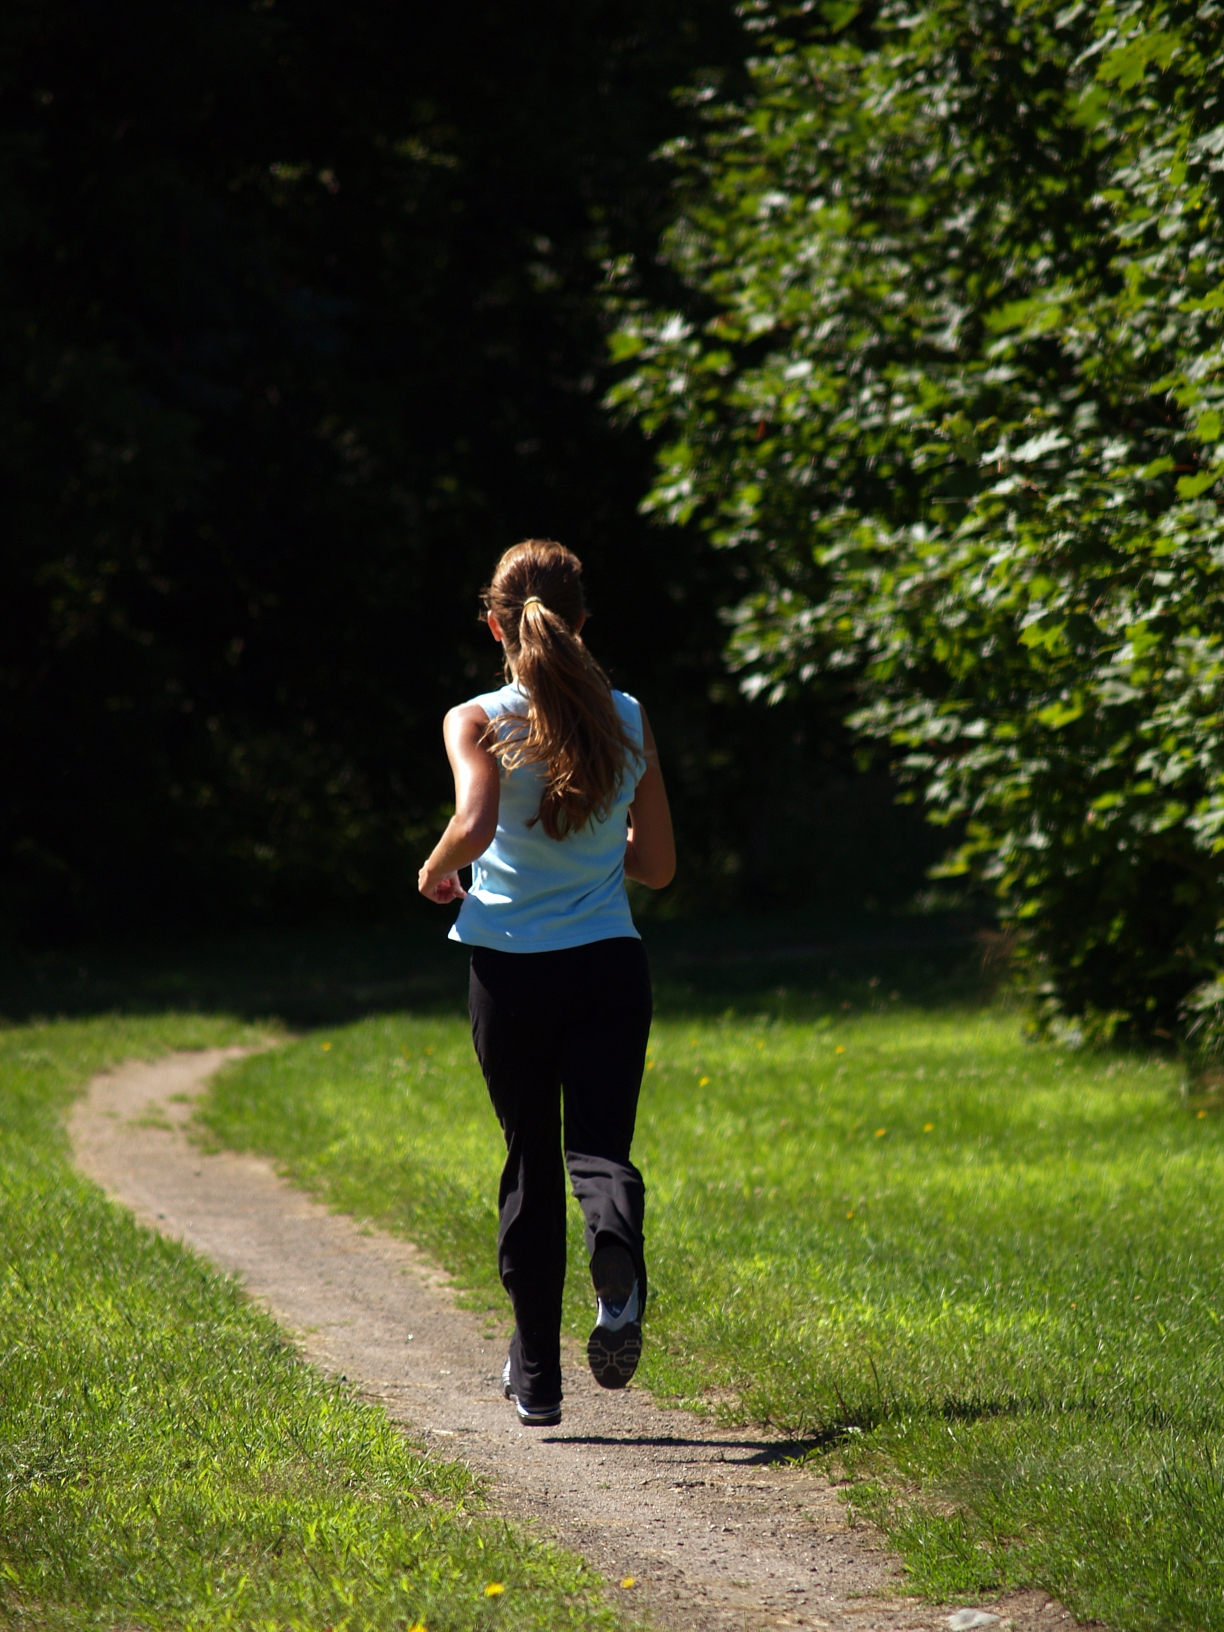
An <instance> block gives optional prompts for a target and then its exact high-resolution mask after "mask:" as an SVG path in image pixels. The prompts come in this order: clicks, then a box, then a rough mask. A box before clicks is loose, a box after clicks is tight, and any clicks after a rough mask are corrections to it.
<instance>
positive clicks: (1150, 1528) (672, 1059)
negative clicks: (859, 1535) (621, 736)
mask: <svg viewBox="0 0 1224 1632" xmlns="http://www.w3.org/2000/svg"><path fill="white" fill-rule="evenodd" d="M874 990H875V992H876V999H875V1012H866V1013H865V1012H862V1011H859V1012H857V1013H856V1012H854V1011H852V1010H847V1009H843V1008H842V1007H841V1006H840V1003H834V1004H830V1012H828V1013H826V1014H824V1015H822V1016H819V1017H817V1018H815V1019H812V1020H808V1021H803V1022H786V1021H776V1020H770V1019H768V1018H766V1017H765V1016H756V1017H739V1016H736V1015H735V1014H733V1013H731V1014H728V1015H726V1016H724V1017H723V1018H721V1019H713V1018H693V1017H685V1016H684V1015H683V1014H677V1013H675V1012H674V1011H673V1012H671V1013H670V1014H667V1015H665V1016H664V1018H663V1019H662V1020H660V1021H657V1022H656V1025H655V1028H654V1031H653V1034H652V1042H651V1049H650V1056H649V1060H650V1064H649V1068H648V1070H647V1073H646V1081H645V1091H644V1094H643V1098H642V1104H641V1109H640V1114H639V1118H638V1135H637V1140H636V1144H635V1152H636V1159H637V1160H639V1161H640V1163H641V1164H642V1167H643V1170H644V1172H645V1175H646V1180H647V1185H648V1197H649V1202H648V1249H649V1254H650V1263H651V1280H652V1285H653V1287H654V1289H655V1297H654V1299H653V1301H652V1304H651V1308H650V1310H649V1312H648V1318H647V1345H646V1353H645V1357H644V1360H643V1368H644V1370H643V1373H642V1375H643V1376H644V1377H645V1380H646V1381H647V1382H648V1383H649V1385H650V1386H651V1387H652V1388H653V1389H655V1390H656V1391H657V1392H659V1393H661V1394H662V1395H664V1396H665V1397H670V1398H673V1399H679V1400H683V1401H685V1402H687V1403H688V1404H689V1405H690V1406H692V1407H694V1408H696V1409H699V1410H712V1409H716V1408H717V1409H725V1410H728V1411H729V1412H730V1413H731V1414H733V1415H737V1416H740V1417H748V1418H755V1419H757V1420H764V1421H768V1422H773V1423H775V1424H777V1425H779V1426H781V1427H783V1428H785V1429H787V1430H789V1431H790V1432H792V1433H793V1434H795V1435H796V1436H797V1437H798V1438H801V1439H802V1438H803V1437H804V1436H807V1438H808V1439H809V1442H810V1443H811V1444H812V1446H813V1452H812V1454H814V1455H819V1456H824V1457H828V1458H830V1459H831V1462H832V1465H833V1467H834V1469H835V1470H836V1471H839V1472H849V1474H850V1475H851V1477H852V1478H853V1480H854V1485H853V1489H852V1499H853V1500H854V1502H855V1503H856V1504H858V1505H859V1506H861V1507H862V1508H864V1509H866V1510H867V1511H869V1512H870V1513H872V1514H873V1515H875V1516H877V1517H878V1518H879V1519H880V1521H881V1522H882V1523H883V1524H884V1525H885V1527H886V1528H887V1529H888V1531H889V1533H890V1535H891V1537H892V1539H893V1540H894V1541H895V1543H896V1544H897V1545H898V1547H899V1548H900V1549H901V1550H902V1552H903V1555H904V1557H905V1559H906V1561H907V1563H908V1565H909V1569H910V1579H911V1584H912V1585H913V1586H914V1588H915V1589H917V1590H919V1591H922V1592H925V1593H928V1594H930V1595H931V1596H932V1597H934V1598H936V1599H939V1598H942V1597H945V1596H953V1597H955V1596H958V1595H961V1594H977V1593H979V1592H982V1591H989V1590H991V1589H993V1588H996V1587H999V1586H1002V1585H1006V1584H1013V1585H1033V1586H1041V1587H1044V1588H1046V1589H1047V1590H1049V1591H1051V1592H1054V1593H1057V1594H1058V1595H1059V1596H1060V1597H1061V1598H1062V1599H1063V1600H1064V1601H1065V1602H1066V1603H1067V1604H1069V1605H1070V1606H1071V1607H1072V1608H1073V1609H1074V1610H1075V1612H1076V1613H1077V1615H1078V1616H1079V1617H1080V1618H1081V1619H1083V1620H1094V1621H1096V1620H1099V1621H1101V1622H1104V1623H1105V1624H1107V1625H1110V1626H1113V1627H1117V1628H1119V1632H1132V1629H1140V1628H1142V1629H1144V1632H1148V1629H1151V1632H1156V1629H1157V1628H1160V1627H1170V1626H1193V1627H1201V1628H1203V1629H1204V1632H1207V1629H1212V1632H1220V1629H1221V1628H1224V1558H1222V1557H1221V1551H1220V1545H1219V1541H1220V1537H1221V1535H1222V1534H1224V1483H1222V1481H1221V1478H1220V1465H1219V1456H1218V1449H1217V1447H1218V1443H1219V1435H1220V1428H1221V1408H1220V1381H1221V1368H1222V1367H1224V1343H1222V1339H1221V1332H1222V1329H1224V1328H1222V1324H1221V1323H1222V1322H1224V1268H1222V1266H1224V1222H1222V1221H1224V1120H1221V1118H1220V1117H1219V1116H1218V1115H1216V1114H1213V1113H1210V1112H1206V1111H1205V1112H1204V1114H1202V1115H1199V1114H1198V1109H1199V1107H1196V1106H1187V1105H1186V1103H1185V1102H1184V1101H1183V1100H1182V1099H1181V1097H1180V1095H1179V1093H1178V1091H1177V1071H1176V1068H1175V1066H1174V1065H1173V1064H1172V1063H1171V1062H1169V1061H1167V1060H1164V1059H1161V1058H1154V1057H1150V1056H1142V1055H1139V1054H1129V1055H1127V1054H1122V1053H1094V1052H1092V1051H1090V1050H1083V1051H1080V1052H1079V1053H1077V1054H1068V1053H1067V1052H1066V1051H1065V1050H1063V1049H1059V1048H1056V1047H1053V1046H1050V1045H1046V1044H1041V1043H1024V1042H1022V1041H1021V1039H1020V1037H1019V1035H1018V1026H1017V1021H1016V1017H1015V1015H1014V1014H1009V1013H1006V1012H999V1011H990V1010H987V1011H984V1012H981V1011H978V1012H975V1011H973V1010H969V1009H961V1010H957V1009H952V1010H946V1009H945V1010H943V1011H942V1012H940V1011H934V1012H927V1013H921V1012H916V1011H913V1010H909V1011H907V1010H905V1008H904V1007H903V1005H902V1003H901V1002H900V1000H896V1001H894V999H893V998H892V996H891V995H890V994H889V993H888V991H887V988H884V989H883V990H882V991H881V988H879V987H876V988H874ZM814 1006H818V1005H814ZM324 1042H326V1043H327V1044H329V1045H330V1046H329V1047H328V1048H326V1049H324V1048H323V1046H322V1044H323V1043H324ZM205 1119H206V1122H207V1126H208V1128H209V1130H210V1132H211V1134H212V1135H213V1136H217V1137H220V1138H221V1139H224V1140H226V1141H232V1142H234V1143H235V1144H237V1145H239V1146H240V1147H242V1148H249V1149H255V1150H259V1151H262V1152H265V1153H267V1154H269V1155H271V1156H272V1157H273V1158H274V1159H276V1160H277V1161H279V1162H282V1163H283V1164H284V1165H285V1167H286V1169H287V1171H288V1172H289V1173H290V1174H291V1176H293V1177H294V1178H295V1179H296V1180H297V1181H298V1182H301V1183H304V1184H306V1185H308V1186H309V1187H310V1188H311V1189H313V1190H315V1191H316V1192H317V1193H319V1194H320V1195H322V1196H324V1197H325V1198H327V1199H328V1200H330V1201H332V1202H333V1203H336V1204H338V1205H341V1206H344V1207H346V1208H349V1209H352V1210H353V1211H354V1212H356V1213H358V1214H360V1215H363V1216H365V1217H369V1218H373V1219H377V1220H380V1221H382V1222H383V1223H385V1224H389V1225H391V1226H392V1227H393V1228H396V1229H399V1230H402V1231H404V1232H405V1233H410V1234H411V1235H412V1236H413V1238H414V1239H417V1240H420V1241H422V1242H424V1243H426V1244H427V1245H428V1246H429V1248H430V1249H431V1251H432V1252H433V1253H435V1254H436V1255H437V1256H438V1257H439V1258H440V1259H441V1261H442V1262H443V1263H444V1264H445V1265H446V1266H447V1267H448V1268H449V1269H450V1270H452V1271H453V1272H455V1273H456V1274H457V1276H458V1277H459V1280H460V1284H461V1285H463V1286H464V1287H466V1288H467V1289H468V1290H469V1291H470V1292H471V1293H472V1294H473V1298H474V1301H475V1302H477V1303H478V1304H479V1305H481V1306H488V1305H490V1304H491V1305H492V1306H494V1307H496V1308H500V1309H502V1310H504V1309H505V1302H504V1298H503V1296H502V1295H501V1293H500V1292H499V1290H498V1289H497V1286H496V1267H495V1251H494V1244H495V1233H496V1232H495V1221H494V1213H495V1204H496V1185H497V1173H498V1169H499V1165H500V1161H501V1149H500V1144H501V1141H500V1134H499V1130H498V1128H497V1125H496V1122H495V1119H494V1117H493V1114H492V1112H491V1110H490V1108H489V1105H488V1097H487V1094H486V1091H485V1088H484V1085H483V1082H482V1081H481V1078H480V1074H479V1071H478V1069H477V1067H476V1064H475V1061H474V1060H473V1058H472V1055H471V1045H470V1041H469V1039H468V1036H467V1027H466V1025H465V1023H464V1022H463V1021H461V1020H459V1019H457V1018H456V1019H453V1020H451V1019H444V1018H437V1019H428V1020H418V1019H413V1018H410V1017H387V1018H382V1019H377V1020H369V1021H365V1022H362V1023H360V1024H358V1025H355V1026H351V1027H346V1028H344V1029H343V1030H340V1029H336V1030H329V1031H327V1032H325V1033H321V1034H318V1035H316V1036H314V1037H310V1038H305V1039H303V1040H302V1041H301V1042H299V1043H295V1044H293V1045H290V1046H289V1047H288V1048H286V1049H284V1050H278V1051H276V1052H274V1053H269V1054H264V1055H261V1056H259V1057H257V1058H252V1059H250V1060H247V1061H244V1062H241V1063H239V1064H237V1065H236V1066H233V1067H231V1068H229V1069H228V1070H227V1071H226V1072H225V1073H224V1075H223V1076H222V1077H221V1078H219V1079H218V1081H217V1083H216V1087H215V1090H214V1092H213V1093H212V1095H211V1096H210V1098H209V1100H208V1101H206V1109H205ZM576 1215H577V1209H576V1208H571V1235H570V1265H571V1270H570V1276H569V1287H568V1290H567V1305H566V1319H567V1322H568V1324H569V1327H570V1330H571V1332H572V1333H573V1334H574V1335H575V1336H576V1337H578V1338H579V1339H581V1338H583V1337H585V1335H586V1332H587V1330H588V1329H589V1325H588V1322H589V1319H590V1313H591V1291H590V1283H589V1280H588V1278H587V1276H586V1275H585V1273H584V1257H583V1253H582V1246H581V1230H580V1226H579V1222H578V1219H577V1216H576ZM715 1401H717V1402H720V1404H719V1405H718V1406H716V1405H715V1403H714V1402H715ZM728 1402H730V1403H728Z"/></svg>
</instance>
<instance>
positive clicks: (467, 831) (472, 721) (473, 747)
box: [417, 703, 501, 904]
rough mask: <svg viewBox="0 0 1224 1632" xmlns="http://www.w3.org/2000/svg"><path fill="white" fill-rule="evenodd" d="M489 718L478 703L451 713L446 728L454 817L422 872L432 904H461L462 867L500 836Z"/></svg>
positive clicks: (498, 777) (423, 887) (497, 781)
mask: <svg viewBox="0 0 1224 1632" xmlns="http://www.w3.org/2000/svg"><path fill="white" fill-rule="evenodd" d="M488 724H489V716H488V715H487V714H486V713H485V711H484V709H483V708H481V706H480V704H479V703H463V704H461V705H460V706H459V707H458V708H452V709H451V711H450V713H449V714H448V715H447V716H446V719H445V720H444V721H443V724H442V736H443V739H444V740H445V742H446V754H447V758H448V759H449V760H450V762H451V770H452V771H454V773H455V814H454V815H453V816H452V817H451V819H450V821H449V822H448V823H447V824H446V832H445V833H443V835H442V837H441V838H440V839H439V840H438V842H437V844H436V845H435V846H434V849H433V854H432V855H431V856H430V858H429V860H428V861H427V862H426V863H425V865H424V867H422V868H421V871H420V874H419V876H418V878H417V888H418V889H419V890H420V892H421V894H422V895H424V896H428V897H429V899H430V900H431V901H437V902H439V903H441V904H445V903H446V902H448V901H462V900H463V898H464V896H465V895H466V894H467V891H466V890H465V889H464V888H463V885H462V884H460V882H459V869H460V867H467V866H469V865H470V864H471V863H472V862H473V861H475V860H476V858H477V857H478V856H483V855H484V853H485V851H486V850H487V849H488V848H489V846H490V845H491V844H492V843H493V836H494V834H495V833H496V832H497V810H498V805H499V804H500V802H501V771H500V769H499V767H498V763H497V760H496V759H495V758H494V756H493V755H492V754H491V753H490V752H489V750H488V749H487V748H486V747H485V745H484V741H483V739H484V734H485V731H486V729H487V728H488Z"/></svg>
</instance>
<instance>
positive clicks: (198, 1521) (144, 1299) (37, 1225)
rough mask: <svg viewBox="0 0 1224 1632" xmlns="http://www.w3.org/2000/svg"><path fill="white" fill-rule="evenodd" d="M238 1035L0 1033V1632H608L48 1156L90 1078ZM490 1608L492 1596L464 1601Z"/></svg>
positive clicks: (289, 1352)
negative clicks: (507, 1631) (3, 1630)
mask: <svg viewBox="0 0 1224 1632" xmlns="http://www.w3.org/2000/svg"><path fill="white" fill-rule="evenodd" d="M263 1032H264V1028H254V1027H251V1026H247V1025H243V1024H241V1023H240V1022H238V1021H231V1020H225V1019H220V1018H204V1017H201V1016H197V1015H161V1016H155V1017H149V1018H139V1019H124V1018H121V1017H113V1016H111V1017H105V1018H102V1019H96V1020H86V1021H80V1022H71V1021H61V1022H55V1023H51V1024H45V1025H24V1026H13V1027H9V1028H7V1029H0V1242H2V1243H3V1254H2V1256H0V1321H2V1326H0V1625H2V1626H4V1627H7V1628H14V1629H19V1628H27V1627H28V1628H31V1629H33V1628H38V1629H39V1632H47V1629H52V1632H58V1629H62V1632H69V1629H71V1632H80V1629H81V1628H94V1627H96V1628H99V1629H101V1628H108V1629H116V1628H117V1629H126V1628H130V1627H136V1626H138V1627H142V1628H144V1629H146V1632H162V1629H165V1632H171V1629H173V1632H206V1629H207V1632H212V1629H217V1632H220V1629H222V1628H228V1629H235V1628H252V1629H255V1628H258V1629H268V1632H272V1629H275V1632H293V1629H302V1632H307V1629H309V1632H318V1629H321V1628H324V1627H328V1628H332V1629H333V1632H407V1629H408V1628H415V1629H417V1632H421V1629H426V1632H443V1629H447V1632H449V1629H460V1628H462V1629H465V1632H466V1629H470V1632H490V1629H492V1628H495V1627H497V1626H502V1625H504V1626H514V1627H515V1628H518V1627H531V1628H538V1629H539V1632H554V1629H557V1632H559V1629H561V1628H579V1627H582V1628H591V1627H608V1628H610V1627H612V1626H613V1625H617V1624H621V1623H620V1622H619V1619H618V1617H617V1616H616V1615H614V1614H613V1613H612V1612H611V1611H610V1610H609V1609H608V1608H607V1607H605V1605H604V1603H603V1595H602V1591H601V1586H600V1583H599V1581H598V1580H597V1579H596V1578H595V1577H594V1576H593V1575H592V1573H591V1572H590V1571H589V1570H587V1569H586V1567H585V1566H584V1565H583V1564H582V1562H581V1561H580V1560H578V1559H575V1558H573V1557H572V1556H569V1555H567V1554H565V1553H563V1552H561V1551H560V1550H558V1549H556V1548H553V1547H550V1546H547V1545H543V1544H542V1543H541V1542H539V1541H538V1540H534V1539H532V1538H531V1537H529V1536H525V1535H524V1534H523V1533H521V1532H517V1531H515V1530H513V1529H511V1528H510V1527H509V1526H507V1525H506V1524H504V1523H502V1522H501V1521H499V1520H496V1519H494V1518H492V1517H491V1516H490V1515H488V1514H487V1513H483V1512H482V1511H481V1509H482V1502H481V1496H480V1490H479V1487H478V1485H477V1483H476V1481H475V1480H474V1479H473V1477H472V1475H471V1474H470V1473H469V1472H468V1470H467V1469H466V1468H464V1467H461V1466H459V1465H456V1464H452V1463H447V1462H443V1461H439V1460H436V1459H434V1458H433V1457H427V1456H426V1455H425V1454H424V1453H423V1451H422V1450H421V1448H420V1447H419V1446H414V1445H413V1444H411V1443H410V1442H409V1441H408V1440H406V1439H405V1438H404V1437H403V1436H402V1435H401V1434H400V1433H398V1432H397V1431H396V1430H395V1429H393V1428H392V1427H391V1426H390V1425H389V1423H388V1422H387V1419H386V1417H385V1416H384V1414H383V1412H382V1410H381V1409H380V1408H378V1407H375V1406H371V1405H365V1404H363V1403H362V1402H361V1401H359V1400H358V1399H356V1398H355V1397H354V1396H353V1395H352V1394H351V1393H350V1391H349V1390H347V1389H346V1388H344V1387H342V1386H339V1385H337V1384H334V1383H331V1382H328V1381H327V1380H326V1379H325V1378H324V1377H323V1376H321V1375H320V1374H319V1373H318V1372H316V1371H315V1370H314V1369H313V1368H312V1367H310V1366H308V1365H305V1364H303V1363H302V1362H301V1361H300V1360H299V1359H298V1357H297V1355H296V1353H295V1352H294V1350H293V1348H292V1347H291V1346H290V1345H289V1343H287V1342H286V1340H285V1338H284V1336H283V1335H282V1333H281V1332H280V1331H279V1330H278V1328H277V1327H276V1325H275V1324H274V1323H273V1321H272V1320H271V1319H270V1318H269V1317H268V1316H267V1315H265V1314H263V1313H262V1312H261V1311H260V1310H259V1309H257V1308H255V1307H254V1306H253V1305H252V1304H250V1303H248V1302H247V1300H246V1299H245V1298H244V1297H243V1296H242V1295H241V1293H240V1292H239V1290H238V1289H237V1288H236V1287H235V1286H234V1284H233V1283H232V1282H229V1281H227V1280H225V1279H223V1278H222V1277H221V1276H220V1275H217V1274H215V1273H213V1272H212V1271H211V1270H210V1269H209V1268H208V1266H207V1265H206V1264H204V1263H203V1262H201V1260H199V1259H198V1258H195V1257H194V1256H193V1255H192V1254H191V1253H189V1252H186V1251H185V1250H183V1249H182V1248H181V1247H178V1246H175V1245H173V1244H171V1243H169V1242H165V1241H162V1240H160V1239H158V1238H157V1237H156V1236H154V1235H153V1234H151V1233H150V1232H149V1231H147V1230H144V1229H141V1228H140V1227H138V1226H137V1225H136V1224H135V1223H134V1222H133V1220H132V1219H131V1217H130V1216H129V1215H128V1214H127V1213H126V1212H124V1211H123V1209H122V1208H120V1207H117V1206H115V1205H113V1204H112V1203H110V1202H108V1201H107V1200H106V1199H105V1198H104V1197H103V1195H102V1193H101V1192H100V1191H99V1190H98V1189H97V1188H96V1187H95V1186H94V1185H92V1184H90V1183H89V1182H87V1181H86V1180H85V1179H83V1178H81V1177H80V1176H79V1174H77V1173H76V1172H75V1171H74V1169H73V1168H72V1166H71V1164H70V1162H69V1160H68V1149H67V1140H66V1137H65V1133H64V1127H63V1120H62V1117H63V1112H64V1111H65V1109H66V1108H67V1106H68V1103H69V1101H70V1099H71V1096H72V1094H73V1092H74V1091H75V1090H76V1089H78V1088H79V1087H80V1086H81V1084H82V1083H83V1082H84V1081H85V1080H86V1079H87V1078H88V1077H89V1076H90V1075H91V1074H92V1073H93V1072H95V1071H98V1070H101V1069H103V1068H104V1067H106V1066H109V1065H113V1064H116V1063H118V1062H119V1061H121V1060H124V1059H130V1058H144V1059H151V1058H155V1057H156V1056H157V1055H158V1054H164V1053H166V1052H167V1051H168V1050H170V1049H174V1048H199V1047H204V1046H212V1045H217V1044H225V1043H233V1042H254V1041H257V1040H259V1039H260V1038H261V1035H262V1034H263ZM490 1588H492V1589H493V1590H492V1591H489V1589H490Z"/></svg>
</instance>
